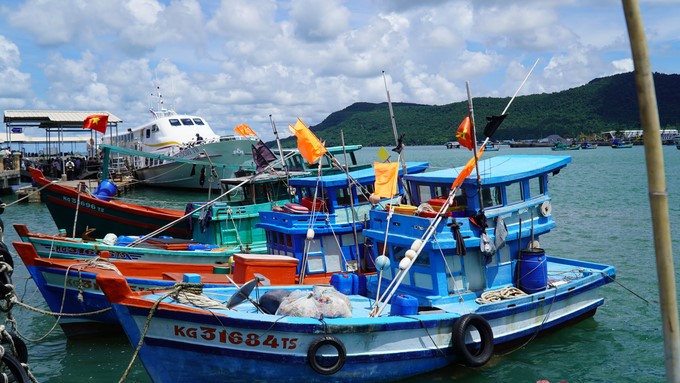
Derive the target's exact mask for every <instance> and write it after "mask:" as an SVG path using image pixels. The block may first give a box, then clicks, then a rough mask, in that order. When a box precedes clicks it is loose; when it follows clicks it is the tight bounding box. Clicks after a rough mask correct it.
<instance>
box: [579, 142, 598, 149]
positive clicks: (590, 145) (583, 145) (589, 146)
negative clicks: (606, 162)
mask: <svg viewBox="0 0 680 383" xmlns="http://www.w3.org/2000/svg"><path fill="white" fill-rule="evenodd" d="M581 149H597V144H593V143H592V142H588V141H584V142H582V143H581Z"/></svg>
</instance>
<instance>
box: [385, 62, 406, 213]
mask: <svg viewBox="0 0 680 383" xmlns="http://www.w3.org/2000/svg"><path fill="white" fill-rule="evenodd" d="M382 77H383V83H385V93H387V108H388V109H389V111H390V122H391V123H392V133H394V144H395V145H397V148H398V147H399V134H398V133H397V121H396V120H395V118H394V110H393V109H392V99H391V98H390V91H389V89H388V88H387V78H386V77H385V71H382ZM402 144H403V142H402ZM403 150H404V149H403V148H402V149H401V150H400V151H399V153H398V154H399V158H400V159H401V168H402V170H403V173H404V175H406V161H405V160H404V156H402V155H401V151H403ZM401 182H402V183H404V189H405V190H406V194H407V195H408V199H409V202H412V201H413V198H411V188H410V187H409V186H408V183H405V182H404V181H403V179H402V181H401Z"/></svg>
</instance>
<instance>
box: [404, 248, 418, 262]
mask: <svg viewBox="0 0 680 383" xmlns="http://www.w3.org/2000/svg"><path fill="white" fill-rule="evenodd" d="M417 255H418V253H416V251H415V250H413V249H408V250H406V253H405V254H404V256H406V258H408V259H410V260H413V258H415V257H416V256H417Z"/></svg>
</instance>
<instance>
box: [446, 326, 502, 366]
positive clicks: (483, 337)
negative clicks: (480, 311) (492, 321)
mask: <svg viewBox="0 0 680 383" xmlns="http://www.w3.org/2000/svg"><path fill="white" fill-rule="evenodd" d="M470 327H474V328H475V329H477V332H478V333H479V337H480V345H479V348H478V349H473V350H470V349H469V348H468V346H467V344H466V343H465V334H466V333H467V332H468V329H469V328H470ZM451 343H452V345H453V349H454V351H455V352H456V355H457V356H458V359H459V360H460V361H461V362H462V363H463V364H465V365H466V366H469V367H480V366H483V365H484V364H486V362H488V361H489V359H491V356H493V331H492V330H491V326H490V325H489V322H487V321H486V319H484V318H483V317H482V316H481V315H477V314H465V315H463V316H462V317H460V318H459V319H458V320H457V321H456V323H455V324H454V325H453V331H452V334H451Z"/></svg>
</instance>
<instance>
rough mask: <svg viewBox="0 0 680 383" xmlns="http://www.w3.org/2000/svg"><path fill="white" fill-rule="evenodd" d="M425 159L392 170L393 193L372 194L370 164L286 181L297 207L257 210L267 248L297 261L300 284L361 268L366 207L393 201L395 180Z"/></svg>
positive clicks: (399, 192)
mask: <svg viewBox="0 0 680 383" xmlns="http://www.w3.org/2000/svg"><path fill="white" fill-rule="evenodd" d="M427 167H428V163H423V162H406V163H405V168H401V169H399V172H398V174H397V182H396V185H397V188H396V192H395V195H394V196H392V197H390V198H375V199H372V198H371V195H373V191H374V184H375V182H376V175H375V169H373V168H370V169H359V170H354V171H350V172H347V173H338V174H335V175H324V176H323V177H318V178H317V177H300V178H296V179H292V180H291V186H292V187H294V188H295V190H296V192H297V193H298V194H297V200H298V201H301V205H302V206H301V207H300V210H298V211H295V210H291V209H275V210H272V211H261V212H260V223H259V224H257V226H258V227H259V228H262V229H264V231H265V232H266V236H267V252H268V253H270V254H283V255H288V256H291V257H295V258H297V259H299V260H300V263H299V264H298V270H297V273H298V275H299V276H300V282H301V283H307V284H309V283H313V281H315V280H316V281H319V280H328V279H329V278H330V276H331V275H332V274H333V273H338V272H354V271H366V270H367V268H368V267H371V266H372V265H371V264H370V260H367V259H366V258H365V255H364V245H363V243H362V242H363V236H362V234H361V231H362V230H363V228H364V223H365V222H366V220H367V219H368V212H369V211H370V210H371V209H374V208H375V206H376V205H383V206H385V205H389V204H397V205H398V204H399V202H400V201H401V200H402V199H403V198H404V197H405V194H406V190H405V188H404V186H403V183H402V182H400V180H401V179H402V178H403V177H404V176H405V173H404V171H405V172H406V174H419V173H422V172H423V171H425V170H426V169H427Z"/></svg>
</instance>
